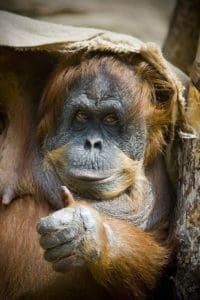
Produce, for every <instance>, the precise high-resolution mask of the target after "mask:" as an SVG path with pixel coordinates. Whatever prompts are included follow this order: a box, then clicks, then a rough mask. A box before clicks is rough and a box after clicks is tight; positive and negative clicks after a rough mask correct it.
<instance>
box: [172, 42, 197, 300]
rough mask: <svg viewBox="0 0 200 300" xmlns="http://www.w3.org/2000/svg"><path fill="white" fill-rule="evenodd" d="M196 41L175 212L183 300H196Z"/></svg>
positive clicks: (178, 283)
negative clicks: (189, 131)
mask: <svg viewBox="0 0 200 300" xmlns="http://www.w3.org/2000/svg"><path fill="white" fill-rule="evenodd" d="M199 83H200V41H199V49H198V51H197V56H196V59H195V62H194V64H193V69H192V72H191V83H190V88H189V93H188V103H187V111H186V121H187V122H188V123H189V124H190V126H192V128H193V130H194V133H195V135H191V134H190V135H189V134H184V133H181V134H180V144H179V150H178V167H179V184H178V193H177V201H178V202H177V210H176V236H177V241H178V247H177V249H178V251H177V273H176V277H175V284H176V288H177V291H178V293H179V294H180V295H181V297H182V298H183V299H184V300H189V299H192V300H198V299H200V90H199V89H200V84H199Z"/></svg>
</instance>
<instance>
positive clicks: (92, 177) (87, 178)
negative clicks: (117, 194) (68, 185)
mask: <svg viewBox="0 0 200 300" xmlns="http://www.w3.org/2000/svg"><path fill="white" fill-rule="evenodd" d="M74 178H76V179H78V180H81V181H94V182H95V181H104V180H107V179H109V178H110V176H109V177H107V176H106V177H94V176H74Z"/></svg>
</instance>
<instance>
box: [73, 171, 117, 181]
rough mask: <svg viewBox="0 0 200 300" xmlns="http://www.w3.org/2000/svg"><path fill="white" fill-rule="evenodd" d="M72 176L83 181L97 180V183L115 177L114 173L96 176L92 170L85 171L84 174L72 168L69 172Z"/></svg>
mask: <svg viewBox="0 0 200 300" xmlns="http://www.w3.org/2000/svg"><path fill="white" fill-rule="evenodd" d="M69 175H70V177H71V178H73V179H75V180H78V181H82V182H88V183H89V182H96V183H103V182H107V181H109V180H111V179H112V178H113V174H110V172H109V174H102V175H101V174H97V175H96V176H94V175H93V174H91V172H85V173H84V174H81V173H80V172H77V171H75V170H72V171H71V172H70V173H69Z"/></svg>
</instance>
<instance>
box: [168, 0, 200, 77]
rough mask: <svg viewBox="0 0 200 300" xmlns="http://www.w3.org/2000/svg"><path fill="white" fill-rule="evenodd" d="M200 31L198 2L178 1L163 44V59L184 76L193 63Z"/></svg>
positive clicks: (199, 7)
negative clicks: (182, 72)
mask: <svg viewBox="0 0 200 300" xmlns="http://www.w3.org/2000/svg"><path fill="white" fill-rule="evenodd" d="M199 29H200V1H199V0H191V1H190V0H178V1H177V5H176V8H175V11H174V14H173V17H172V20H171V24H170V28H169V32H168V35H167V38H166V40H165V43H164V47H163V52H164V55H165V57H166V58H167V59H168V60H169V61H170V62H171V63H172V64H174V65H175V66H177V67H178V68H180V69H181V70H182V71H184V72H185V73H186V74H189V73H190V68H191V65H192V63H193V61H194V58H195V54H196V49H197V44H198V36H199Z"/></svg>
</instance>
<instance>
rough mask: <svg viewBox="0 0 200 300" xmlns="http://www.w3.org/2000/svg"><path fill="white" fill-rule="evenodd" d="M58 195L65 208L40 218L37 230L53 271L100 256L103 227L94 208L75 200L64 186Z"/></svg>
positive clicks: (96, 258) (84, 263)
mask: <svg viewBox="0 0 200 300" xmlns="http://www.w3.org/2000/svg"><path fill="white" fill-rule="evenodd" d="M62 195H63V200H64V201H65V203H66V204H67V207H66V208H63V209H61V210H59V211H56V212H55V213H53V214H51V215H49V216H47V217H44V218H42V219H41V220H40V222H39V223H38V224H37V230H38V232H39V233H40V235H41V237H40V245H41V246H42V248H43V249H44V250H45V254H44V257H45V259H46V260H47V261H49V262H51V263H52V265H53V269H54V270H55V271H59V272H66V271H68V270H69V269H70V268H71V267H79V266H84V265H87V264H88V263H92V262H95V261H96V260H98V259H99V258H100V255H101V246H102V245H101V240H102V235H104V234H105V232H104V231H105V229H104V225H103V222H102V220H101V217H100V215H99V213H98V212H97V211H96V210H95V209H93V208H92V207H90V206H89V205H88V204H86V203H85V202H83V201H75V200H74V199H73V197H72V195H71V193H70V192H69V190H68V189H67V188H66V187H62Z"/></svg>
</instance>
